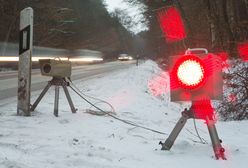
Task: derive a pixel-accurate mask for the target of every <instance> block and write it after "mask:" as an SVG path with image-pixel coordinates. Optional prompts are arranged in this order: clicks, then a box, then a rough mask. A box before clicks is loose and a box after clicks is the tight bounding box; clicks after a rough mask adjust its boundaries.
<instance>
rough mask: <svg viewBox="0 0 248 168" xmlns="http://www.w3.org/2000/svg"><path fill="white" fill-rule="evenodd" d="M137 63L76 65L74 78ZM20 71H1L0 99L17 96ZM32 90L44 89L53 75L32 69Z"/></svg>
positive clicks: (107, 71) (94, 75) (96, 74)
mask: <svg viewBox="0 0 248 168" xmlns="http://www.w3.org/2000/svg"><path fill="white" fill-rule="evenodd" d="M134 64H135V62H134V61H127V62H119V61H116V62H108V63H103V64H95V65H84V66H75V67H73V68H72V77H71V79H72V80H78V79H85V80H86V79H89V78H94V77H97V76H101V75H104V74H105V73H109V72H112V71H118V70H122V69H125V68H128V67H130V66H133V65H134ZM17 78H18V72H17V71H13V72H0V100H3V99H7V98H10V97H15V96H17ZM31 79H32V80H31V83H32V84H31V91H32V92H33V91H37V90H41V89H43V88H44V87H45V86H46V84H47V81H49V80H51V77H47V76H42V75H41V74H40V70H39V69H33V70H32V77H31Z"/></svg>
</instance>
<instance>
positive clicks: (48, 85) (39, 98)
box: [30, 82, 51, 111]
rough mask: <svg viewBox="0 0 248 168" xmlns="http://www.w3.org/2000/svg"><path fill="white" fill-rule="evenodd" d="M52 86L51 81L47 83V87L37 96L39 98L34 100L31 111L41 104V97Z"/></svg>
mask: <svg viewBox="0 0 248 168" xmlns="http://www.w3.org/2000/svg"><path fill="white" fill-rule="evenodd" d="M50 87H51V84H50V82H49V83H48V84H47V85H46V87H45V88H44V89H43V91H42V92H41V94H40V96H39V97H38V98H37V100H36V101H35V102H34V104H33V105H32V107H31V109H30V111H34V109H35V108H36V107H37V105H38V104H39V102H40V101H41V99H42V98H43V97H44V95H45V94H46V92H47V91H48V89H49V88H50Z"/></svg>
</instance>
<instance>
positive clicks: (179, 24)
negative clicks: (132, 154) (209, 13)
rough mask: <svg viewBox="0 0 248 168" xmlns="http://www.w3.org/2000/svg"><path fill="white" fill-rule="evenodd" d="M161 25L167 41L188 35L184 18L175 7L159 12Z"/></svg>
mask: <svg viewBox="0 0 248 168" xmlns="http://www.w3.org/2000/svg"><path fill="white" fill-rule="evenodd" d="M158 20H159V23H160V27H161V29H162V31H163V33H164V35H165V38H166V41H167V42H176V41H179V40H183V39H184V38H185V37H186V33H185V28H184V24H183V20H182V18H181V15H180V12H179V11H178V10H177V8H175V7H170V8H168V9H166V10H164V9H163V10H161V11H159V12H158Z"/></svg>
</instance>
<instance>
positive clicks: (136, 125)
mask: <svg viewBox="0 0 248 168" xmlns="http://www.w3.org/2000/svg"><path fill="white" fill-rule="evenodd" d="M69 87H70V88H71V89H72V90H73V91H74V92H75V93H76V94H77V95H78V96H79V97H81V98H82V99H83V100H84V101H86V102H87V103H89V104H90V105H92V106H93V107H95V108H96V109H98V110H100V111H101V112H103V113H105V114H107V115H109V116H110V117H112V118H114V119H116V120H119V121H121V122H123V123H125V124H129V125H132V126H135V127H138V128H142V129H145V130H148V131H152V132H155V133H158V134H163V135H168V134H167V133H164V132H160V131H157V130H154V129H151V128H147V127H144V126H141V125H138V124H135V123H132V122H130V121H127V120H123V119H120V118H118V117H116V116H114V115H112V114H110V113H108V112H106V111H104V110H102V109H101V108H99V107H97V106H95V105H94V104H93V103H91V102H90V101H89V100H87V99H86V98H85V97H83V96H82V95H81V94H80V93H78V92H77V91H76V90H75V89H74V88H73V87H71V86H69Z"/></svg>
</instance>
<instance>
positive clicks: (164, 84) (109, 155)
mask: <svg viewBox="0 0 248 168" xmlns="http://www.w3.org/2000/svg"><path fill="white" fill-rule="evenodd" d="M74 84H75V85H76V86H77V87H78V88H79V89H80V90H81V91H82V92H83V93H84V94H87V95H90V96H94V97H97V98H101V99H104V100H106V101H108V102H109V103H111V104H112V105H113V107H114V108H115V111H116V116H117V117H119V118H122V119H125V120H128V121H131V122H135V123H137V124H139V125H142V126H145V127H148V128H152V129H155V130H157V131H161V132H164V133H167V134H169V133H170V132H171V130H172V129H173V127H174V126H175V123H176V122H177V120H178V119H179V118H180V113H181V111H182V109H183V108H184V106H185V105H182V104H177V103H171V102H170V99H169V94H168V75H167V74H166V73H162V72H161V71H160V69H159V68H158V66H157V65H156V64H155V63H154V62H152V61H146V62H145V63H143V64H142V65H140V66H138V67H136V66H133V67H131V68H129V69H127V70H124V71H118V72H113V73H109V74H107V75H106V74H105V75H104V76H98V77H97V78H95V79H89V80H87V81H82V80H81V81H80V80H78V81H74ZM69 91H70V94H71V96H72V99H73V102H74V104H75V107H76V108H78V111H77V113H76V114H72V113H71V111H70V108H69V105H68V103H67V100H66V98H65V95H64V94H63V92H62V89H61V92H60V93H61V95H60V102H59V117H57V118H56V117H54V116H53V103H54V89H50V90H49V92H48V93H47V94H46V95H45V97H44V98H43V99H42V101H41V102H40V104H39V105H38V107H37V108H36V110H35V112H33V113H32V117H20V116H16V98H11V99H8V100H4V101H1V102H0V168H69V167H73V168H74V167H78V168H93V167H94V168H124V167H126V168H160V167H161V168H165V167H166V168H182V167H191V168H199V167H201V168H246V167H247V164H248V162H247V159H248V122H247V121H242V122H220V121H219V122H217V125H216V126H217V130H218V133H219V136H220V138H221V139H222V140H223V146H224V148H225V149H226V155H227V159H228V160H225V161H223V160H215V158H214V157H213V150H212V146H211V141H210V138H209V134H208V130H207V127H206V125H205V124H204V122H203V121H196V125H197V128H198V131H199V133H200V135H201V137H202V138H203V139H204V140H206V141H207V144H202V143H200V141H199V139H198V137H197V136H196V133H195V130H194V124H193V120H189V121H188V122H187V123H186V125H185V128H184V129H183V130H182V132H181V134H180V135H179V137H178V139H177V140H176V142H175V144H174V146H173V147H172V149H171V151H161V150H160V148H161V146H159V145H158V143H159V141H164V140H165V139H166V138H167V137H168V135H163V134H158V133H155V132H151V131H148V130H144V129H141V128H137V127H134V126H131V125H127V124H124V123H122V122H120V121H118V120H115V119H113V118H111V117H110V116H96V115H92V114H89V113H86V109H89V108H91V109H93V108H92V107H91V105H89V104H87V103H86V102H84V101H83V100H82V99H81V98H80V97H79V96H78V95H76V94H75V93H74V92H72V90H70V89H69ZM161 93H162V95H161ZM39 94H40V91H39V92H34V93H32V102H34V101H35V99H36V98H37V96H38V95H39ZM155 95H156V96H155ZM89 100H90V101H92V102H94V103H95V104H96V105H97V106H99V107H101V108H103V109H104V110H106V111H109V110H110V108H109V107H108V106H107V105H104V104H101V103H97V101H96V100H93V99H89Z"/></svg>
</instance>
